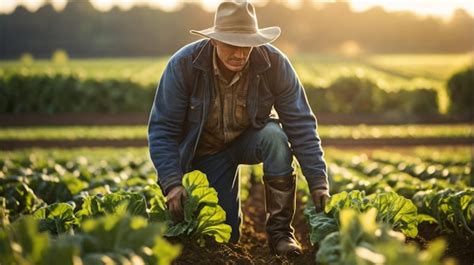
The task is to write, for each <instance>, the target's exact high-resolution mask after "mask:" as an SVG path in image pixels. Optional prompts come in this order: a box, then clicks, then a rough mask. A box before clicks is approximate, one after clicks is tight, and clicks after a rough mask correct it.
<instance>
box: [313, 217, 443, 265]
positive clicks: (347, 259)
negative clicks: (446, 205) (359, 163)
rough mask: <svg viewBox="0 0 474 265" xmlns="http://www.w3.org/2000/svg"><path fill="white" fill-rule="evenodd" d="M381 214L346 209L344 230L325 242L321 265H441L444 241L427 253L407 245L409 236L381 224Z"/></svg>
mask: <svg viewBox="0 0 474 265" xmlns="http://www.w3.org/2000/svg"><path fill="white" fill-rule="evenodd" d="M377 216H378V213H377V210H376V209H375V208H371V209H370V210H368V211H367V212H365V213H358V212H357V211H356V210H354V209H343V210H342V211H341V212H340V215H339V223H340V230H338V231H336V232H332V233H331V234H329V235H328V236H326V237H325V238H324V240H322V242H321V245H320V248H319V250H318V252H317V253H316V261H317V262H318V264H330V265H337V264H355V265H358V264H361V265H362V264H386V265H390V264H393V265H395V264H409V265H411V264H413V265H415V264H416V265H418V264H425V265H428V264H429V265H433V264H440V263H439V260H440V258H441V256H442V254H443V251H444V249H445V243H444V241H434V242H433V243H432V244H431V245H430V247H429V248H428V249H427V250H425V251H419V250H418V249H417V248H416V246H415V245H410V244H409V245H406V244H405V236H404V235H403V234H401V233H399V232H395V231H393V230H391V229H390V228H389V226H387V225H386V224H384V223H378V222H377V221H376V217H377Z"/></svg>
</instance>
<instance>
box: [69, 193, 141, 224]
mask: <svg viewBox="0 0 474 265" xmlns="http://www.w3.org/2000/svg"><path fill="white" fill-rule="evenodd" d="M120 206H123V207H125V209H126V211H127V212H128V213H129V214H130V215H139V216H143V217H145V218H148V212H147V205H146V201H145V198H144V197H143V195H142V194H140V193H133V192H126V191H117V192H114V193H110V194H105V195H101V194H98V195H94V196H86V197H84V199H83V202H82V209H81V210H79V211H78V212H77V215H78V217H79V218H81V219H86V218H90V217H97V216H102V215H104V214H113V213H116V212H117V211H118V210H119V209H120Z"/></svg>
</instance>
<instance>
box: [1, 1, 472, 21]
mask: <svg viewBox="0 0 474 265" xmlns="http://www.w3.org/2000/svg"><path fill="white" fill-rule="evenodd" d="M67 1H68V0H0V13H11V12H13V10H14V9H15V7H16V6H17V5H24V6H26V7H27V8H28V9H29V10H31V11H35V10H37V9H38V8H39V7H40V6H42V5H44V4H45V3H46V2H51V3H52V4H53V6H54V7H55V9H56V10H61V9H62V8H64V6H65V5H66V3H67ZM268 1H269V0H253V1H251V2H252V3H254V4H255V5H263V4H265V3H266V2H268ZM273 1H277V0H273ZM333 1H334V0H313V2H314V3H315V4H316V5H320V4H324V3H328V2H333ZM348 1H349V2H351V6H352V9H353V10H354V11H357V12H359V11H364V10H367V9H369V8H371V7H373V6H376V5H379V6H382V7H383V8H384V9H385V10H387V11H412V12H415V13H417V14H418V15H420V16H427V15H431V16H438V17H441V18H442V19H445V20H448V19H449V18H450V17H451V15H452V13H453V12H454V10H456V9H457V8H463V9H464V10H466V11H467V12H468V13H470V14H471V16H474V3H473V1H472V0H352V1H351V0H348ZM91 2H92V4H93V5H94V7H95V8H97V9H98V10H101V11H107V10H110V9H111V8H112V7H113V6H118V7H119V8H121V9H128V8H131V7H132V6H134V5H148V6H150V7H154V8H161V9H163V10H167V11H173V10H175V9H177V8H179V6H180V4H182V3H183V2H201V4H202V5H203V7H204V9H206V10H207V11H209V12H214V11H215V8H216V7H217V5H218V4H219V2H221V1H220V0H185V1H179V0H91ZM280 2H285V3H286V4H288V5H289V6H290V7H295V8H297V7H298V5H299V4H300V3H301V0H280Z"/></svg>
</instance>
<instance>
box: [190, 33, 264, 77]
mask: <svg viewBox="0 0 474 265" xmlns="http://www.w3.org/2000/svg"><path fill="white" fill-rule="evenodd" d="M213 48H214V47H213V46H212V44H211V41H210V40H209V39H208V40H205V41H204V44H203V45H202V47H199V48H198V49H197V50H196V52H195V53H194V54H193V58H194V60H193V66H194V67H196V68H198V69H201V70H203V71H206V72H207V71H213V69H214V68H213V64H212V53H213ZM270 66H271V64H270V60H269V59H268V54H267V52H266V51H265V50H264V49H263V48H262V47H255V48H254V49H253V50H252V53H251V54H250V58H249V71H250V72H254V73H256V74H259V73H262V72H265V71H266V70H268V69H269V68H270Z"/></svg>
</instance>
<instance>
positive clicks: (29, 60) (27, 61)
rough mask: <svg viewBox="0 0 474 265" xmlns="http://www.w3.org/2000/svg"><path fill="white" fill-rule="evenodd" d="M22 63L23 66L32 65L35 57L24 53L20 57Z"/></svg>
mask: <svg viewBox="0 0 474 265" xmlns="http://www.w3.org/2000/svg"><path fill="white" fill-rule="evenodd" d="M20 62H21V64H23V65H31V64H33V62H34V58H33V55H32V54H31V53H29V52H26V53H22V54H21V56H20Z"/></svg>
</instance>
